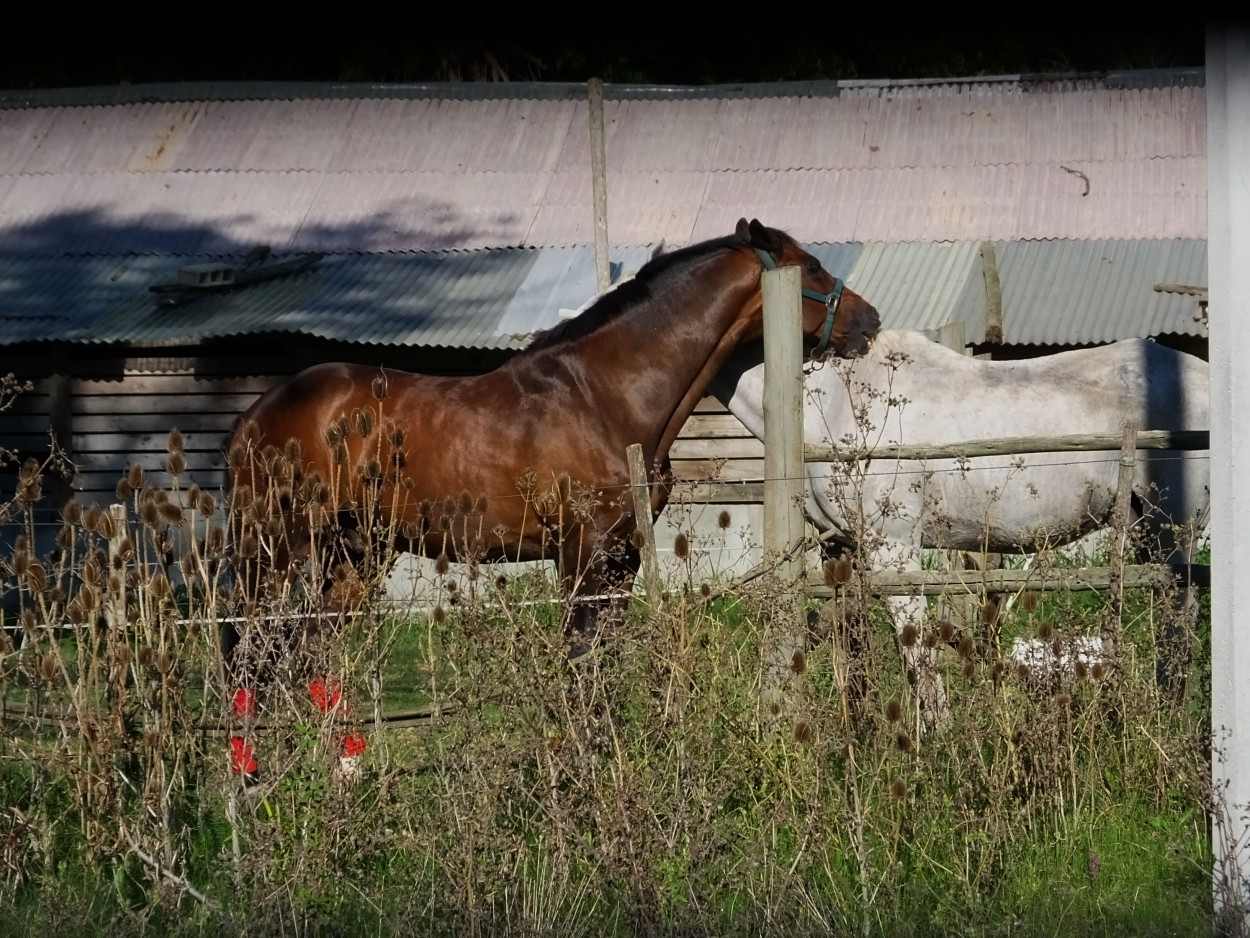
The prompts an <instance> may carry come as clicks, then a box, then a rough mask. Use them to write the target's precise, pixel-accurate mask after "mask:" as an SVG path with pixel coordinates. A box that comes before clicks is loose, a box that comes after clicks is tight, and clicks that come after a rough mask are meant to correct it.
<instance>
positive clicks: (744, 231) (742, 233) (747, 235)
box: [734, 218, 751, 241]
mask: <svg viewBox="0 0 1250 938" xmlns="http://www.w3.org/2000/svg"><path fill="white" fill-rule="evenodd" d="M734 230H735V231H736V232H737V233H738V237H739V238H741V239H742V240H744V241H750V240H751V226H750V225H748V224H747V220H746V219H745V218H739V219H738V227H737V228H736V229H734Z"/></svg>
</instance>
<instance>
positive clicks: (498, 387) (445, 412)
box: [227, 218, 880, 647]
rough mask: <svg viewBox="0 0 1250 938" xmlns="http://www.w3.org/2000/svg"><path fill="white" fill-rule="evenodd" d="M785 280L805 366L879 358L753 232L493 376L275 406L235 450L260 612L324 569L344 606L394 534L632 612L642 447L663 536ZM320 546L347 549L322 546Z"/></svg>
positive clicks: (678, 258)
mask: <svg viewBox="0 0 1250 938" xmlns="http://www.w3.org/2000/svg"><path fill="white" fill-rule="evenodd" d="M790 265H794V266H797V267H799V269H800V270H801V271H802V286H803V293H804V302H803V303H802V331H803V334H804V337H805V341H806V343H807V347H808V348H809V349H810V348H812V347H813V346H815V347H816V349H817V354H819V353H821V352H823V351H824V350H825V349H826V347H827V348H828V349H829V350H830V351H831V352H832V353H834V354H837V355H841V356H854V355H857V354H861V353H862V352H864V351H866V350H867V347H868V342H869V340H870V339H871V338H872V337H873V336H874V335H875V334H876V332H877V330H878V329H879V327H880V319H879V317H878V315H877V311H876V310H875V309H874V308H873V307H872V306H871V305H869V304H868V303H867V302H865V301H864V300H863V299H862V298H861V297H859V296H857V295H856V294H854V293H853V292H851V291H850V290H846V289H844V288H843V284H842V283H841V281H839V280H837V279H836V278H834V277H833V276H831V275H830V274H829V273H828V272H827V271H826V270H825V269H824V268H823V267H822V266H821V264H820V262H819V261H818V260H816V259H815V258H814V257H812V256H811V255H810V254H808V253H807V252H806V251H804V250H803V249H802V248H801V247H800V246H799V245H798V243H797V242H796V241H794V239H793V238H791V237H790V236H789V235H787V234H785V233H784V232H781V231H778V230H775V229H772V228H767V227H765V226H764V225H762V224H760V223H759V222H758V221H752V222H750V223H748V222H747V220H746V219H745V218H744V219H742V220H741V221H740V222H739V223H738V226H737V230H736V232H735V233H734V234H732V235H729V236H728V237H724V238H718V239H715V240H712V241H706V242H703V243H700V244H695V245H692V246H690V247H687V248H684V249H681V250H678V251H674V252H672V253H670V254H666V255H662V256H660V257H658V258H656V259H654V260H652V261H650V262H649V263H648V264H646V265H645V266H644V267H643V268H642V269H641V270H640V271H639V272H638V274H637V275H636V276H635V277H634V279H633V280H630V281H628V282H626V283H624V284H622V285H620V286H619V287H617V288H616V289H614V290H612V291H609V292H608V293H606V294H604V296H603V297H601V298H600V299H599V300H598V301H597V302H596V303H595V304H594V305H592V306H591V307H590V308H589V309H587V310H586V311H585V312H583V313H582V314H581V315H579V316H578V317H576V318H575V319H571V320H568V321H566V322H563V323H561V324H559V325H557V326H555V327H554V328H552V329H549V330H547V331H546V332H543V333H540V334H539V335H538V336H537V337H536V338H535V339H534V341H533V342H532V343H531V345H530V346H529V347H528V348H526V349H525V350H523V351H522V352H520V353H518V354H517V355H516V356H514V357H513V358H512V359H510V360H509V361H508V362H507V363H506V364H504V365H502V366H501V367H499V368H497V369H496V370H494V371H491V372H489V373H486V374H482V375H475V376H470V377H435V376H430V375H421V374H410V373H405V372H400V371H394V370H390V369H382V368H377V367H370V366H366V365H354V364H342V363H333V364H323V365H316V366H313V367H312V368H309V369H307V370H305V371H303V372H300V373H299V374H297V375H295V376H294V377H293V378H291V379H289V380H287V381H284V382H282V383H281V384H279V385H277V386H276V387H274V388H272V389H271V390H269V391H268V392H266V393H265V394H264V395H262V396H261V397H260V399H259V400H257V401H256V402H255V403H254V404H253V405H252V406H251V407H250V408H249V409H248V411H247V412H246V413H245V414H244V415H243V416H242V418H241V420H240V423H239V426H238V428H237V430H236V431H235V434H234V437H233V440H232V442H231V446H230V455H229V481H230V485H231V489H232V499H231V502H232V508H233V513H234V519H233V521H234V523H233V524H232V527H233V529H234V531H235V552H236V557H237V563H238V568H239V571H240V573H241V582H242V586H243V589H244V592H245V594H246V595H247V597H248V599H249V600H250V601H253V602H255V601H257V600H259V599H260V598H261V597H262V596H263V589H262V587H263V584H264V582H265V579H266V578H265V576H264V572H265V568H266V567H270V566H274V565H276V566H277V567H279V568H281V569H292V568H293V566H294V565H296V564H302V563H304V562H306V561H310V560H311V561H312V562H313V563H317V564H320V567H321V569H322V570H323V571H324V573H325V593H324V595H325V597H326V598H327V599H328V600H332V601H338V600H341V599H342V598H343V596H344V595H347V594H348V593H350V592H351V590H350V589H348V587H350V586H351V585H352V583H353V582H357V583H358V580H357V581H353V576H354V571H357V570H359V569H361V567H362V564H366V563H367V558H366V557H365V553H366V551H365V550H364V545H365V544H366V543H368V541H369V538H370V537H372V536H377V534H378V533H379V532H385V536H386V537H387V538H388V539H389V540H388V542H387V543H388V544H393V545H394V547H395V548H397V549H399V550H404V551H409V552H412V553H417V554H422V555H425V556H428V557H437V558H440V560H445V561H447V562H469V563H474V562H477V561H482V560H490V559H500V558H506V559H508V560H513V561H517V560H521V561H525V560H540V559H554V560H555V561H556V563H557V564H558V569H559V571H560V574H561V577H562V582H563V583H564V585H565V589H566V593H567V594H568V595H569V596H570V597H571V598H573V599H577V598H579V597H598V596H600V595H601V594H604V593H609V592H617V594H618V595H619V591H620V590H621V589H622V587H626V586H627V585H628V583H629V582H630V581H631V580H632V578H633V576H634V574H635V573H636V571H637V569H638V565H639V554H638V550H637V548H636V547H635V545H634V543H633V541H632V539H631V536H632V534H633V532H634V527H635V525H634V515H633V507H632V502H631V500H630V498H629V497H628V493H629V482H630V477H629V471H628V465H627V460H626V449H627V447H628V446H629V445H630V444H633V443H638V444H641V446H642V449H643V454H644V457H645V460H646V464H647V466H648V467H649V473H650V475H651V480H650V481H651V482H652V484H653V487H652V490H651V491H652V495H651V514H652V518H653V519H654V518H655V517H656V516H658V515H659V513H660V511H661V510H662V509H663V508H664V506H665V504H666V502H667V500H668V496H669V491H670V488H669V485H670V473H669V455H668V454H669V448H670V447H671V446H672V444H673V441H674V439H676V437H677V434H678V432H679V431H680V430H681V427H682V425H683V424H684V423H685V422H686V418H687V417H689V416H690V414H691V412H692V410H693V409H694V406H695V404H696V403H697V402H698V401H699V399H700V398H701V397H702V396H703V394H704V391H705V389H706V388H707V385H708V383H709V381H710V380H711V378H712V376H713V375H715V374H716V372H717V371H718V370H719V369H720V367H721V366H722V365H723V364H724V363H725V360H726V359H727V358H728V357H729V355H730V353H731V352H732V351H733V350H734V349H735V348H737V347H739V346H740V345H742V344H743V343H745V342H750V341H753V340H757V339H759V338H761V336H762V334H763V300H762V297H761V291H760V274H761V272H762V271H763V270H764V269H769V268H773V267H777V266H790ZM319 532H324V533H328V534H331V535H333V536H331V537H329V538H322V539H323V540H325V541H326V542H327V543H329V544H331V545H332V547H330V548H328V549H326V550H324V551H322V550H320V549H319V548H318V547H317V546H316V545H317V543H318V540H319V539H318V537H317V536H315V535H318V533H319ZM373 572H375V573H376V572H377V571H373ZM571 608H572V610H573V612H572V614H571V616H570V618H569V620H568V621H567V626H566V627H567V630H568V632H569V633H570V634H571V635H573V636H575V637H577V638H581V639H586V638H589V637H590V636H592V635H593V633H594V622H595V617H596V615H597V612H598V607H597V606H596V605H595V604H594V603H593V602H586V601H583V602H574V603H571ZM227 646H228V647H229V642H227Z"/></svg>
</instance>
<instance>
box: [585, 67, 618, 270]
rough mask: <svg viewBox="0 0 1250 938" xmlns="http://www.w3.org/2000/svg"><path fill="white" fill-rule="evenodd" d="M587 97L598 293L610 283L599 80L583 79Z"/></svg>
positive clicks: (601, 93)
mask: <svg viewBox="0 0 1250 938" xmlns="http://www.w3.org/2000/svg"><path fill="white" fill-rule="evenodd" d="M587 92H588V94H589V100H590V180H591V192H592V197H593V199H594V213H595V215H594V218H595V283H596V284H597V288H598V292H600V293H602V292H603V291H604V290H606V289H607V288H608V287H610V286H611V285H612V276H611V270H610V267H609V261H608V170H607V166H608V159H607V151H606V148H605V145H604V142H603V81H602V80H601V79H599V78H592V79H590V81H589V82H587Z"/></svg>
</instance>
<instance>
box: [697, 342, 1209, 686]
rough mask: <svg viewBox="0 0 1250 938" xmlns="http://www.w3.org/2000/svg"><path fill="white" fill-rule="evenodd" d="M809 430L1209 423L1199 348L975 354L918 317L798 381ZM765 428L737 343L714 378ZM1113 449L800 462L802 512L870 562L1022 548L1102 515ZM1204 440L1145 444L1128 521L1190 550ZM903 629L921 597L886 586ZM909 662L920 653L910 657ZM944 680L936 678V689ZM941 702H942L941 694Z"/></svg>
mask: <svg viewBox="0 0 1250 938" xmlns="http://www.w3.org/2000/svg"><path fill="white" fill-rule="evenodd" d="M804 387H805V394H804V405H803V436H804V442H806V443H808V444H813V445H824V446H829V445H833V446H843V447H847V446H849V447H857V448H859V447H864V448H871V447H873V446H881V445H887V444H947V443H966V442H968V441H970V440H978V439H993V438H996V437H1016V436H1020V437H1051V436H1064V435H1069V434H1081V433H1119V432H1120V431H1121V430H1122V429H1123V428H1124V426H1125V424H1127V423H1133V424H1135V425H1136V426H1137V428H1138V429H1140V430H1206V429H1208V427H1209V425H1210V424H1209V419H1208V391H1207V388H1208V368H1207V364H1206V362H1204V361H1203V360H1202V359H1200V358H1197V357H1195V356H1192V355H1187V354H1185V353H1183V352H1177V351H1175V350H1173V349H1169V348H1167V347H1165V346H1162V345H1159V344H1158V343H1156V342H1152V341H1149V340H1129V341H1124V342H1117V343H1114V344H1112V345H1107V346H1102V347H1099V348H1092V349H1082V350H1078V351H1069V352H1061V353H1058V354H1055V355H1049V356H1045V357H1043V358H1034V359H1028V360H1023V361H988V360H984V359H976V358H970V357H968V356H965V355H961V354H959V353H958V352H955V351H953V350H951V349H948V348H945V347H943V346H941V345H939V344H937V343H935V342H931V341H929V340H928V339H926V338H925V337H924V336H923V335H921V334H919V333H915V332H899V331H886V332H882V333H880V335H878V337H877V339H876V342H875V344H874V345H873V347H872V350H871V351H870V352H869V353H868V354H867V355H866V356H864V357H863V358H859V359H854V360H849V361H847V360H839V361H831V362H828V363H827V364H825V365H824V366H823V367H821V368H818V369H817V370H815V371H813V372H812V373H811V374H809V375H808V376H807V378H806V380H805V382H804ZM711 390H712V393H714V394H715V395H716V396H717V397H718V398H720V400H721V401H722V402H724V403H725V404H726V406H727V407H728V408H729V410H730V411H731V412H732V413H734V414H735V415H736V416H737V417H738V418H739V419H740V420H741V421H742V422H743V424H745V425H746V427H747V429H748V430H750V431H751V432H752V433H753V434H755V435H756V436H757V437H759V438H761V439H763V438H764V419H763V399H764V368H763V365H762V363H761V362H760V358H759V352H758V350H756V351H755V357H754V358H753V359H752V358H750V357H747V356H739V357H738V358H736V359H734V360H733V361H731V362H730V363H729V365H728V366H727V367H726V368H725V369H724V370H723V371H722V372H721V374H720V375H719V376H718V378H717V379H716V381H715V382H714V383H713V385H712V388H711ZM1118 471H1119V457H1118V454H1117V453H1114V452H1111V453H1039V454H1032V455H1025V456H1020V457H1013V456H993V457H976V458H971V459H968V460H963V461H960V460H954V459H933V460H927V461H923V462H922V461H916V460H909V461H902V460H896V459H880V458H878V459H873V460H872V461H871V462H868V463H859V464H851V465H850V467H849V468H848V466H847V465H846V464H837V463H808V464H807V465H806V483H807V484H806V488H807V504H806V510H807V515H808V517H809V518H810V519H811V521H812V522H813V523H814V524H815V525H816V526H817V528H819V529H820V530H821V531H826V532H833V533H834V534H835V536H836V538H837V539H838V540H840V541H841V542H842V543H844V544H847V545H852V546H853V545H855V543H856V542H857V541H863V542H864V543H863V545H862V546H863V547H864V548H865V549H866V550H867V552H868V555H869V557H868V559H869V561H870V562H871V564H872V567H873V569H881V568H882V567H885V566H891V565H892V566H895V567H897V568H901V569H919V568H920V551H921V548H951V549H957V550H967V551H990V552H1004V553H1029V552H1035V551H1038V550H1041V549H1043V548H1047V547H1056V546H1060V545H1063V544H1067V543H1071V542H1072V541H1074V540H1076V539H1077V538H1079V537H1081V536H1083V535H1085V534H1088V533H1090V532H1092V531H1095V530H1097V529H1099V528H1101V527H1104V526H1106V525H1107V524H1108V523H1109V522H1110V520H1111V515H1112V511H1113V508H1114V504H1115V491H1116V483H1117V476H1118ZM1208 476H1209V460H1208V456H1207V454H1206V453H1205V452H1199V453H1189V452H1171V451H1142V452H1139V453H1138V459H1137V468H1136V478H1135V484H1134V496H1135V497H1134V506H1133V507H1134V519H1135V521H1134V524H1135V526H1136V529H1137V530H1136V532H1135V533H1142V534H1146V533H1148V534H1149V535H1150V536H1151V538H1155V537H1157V538H1158V539H1159V543H1160V544H1161V545H1162V547H1163V549H1164V551H1165V552H1166V553H1169V554H1170V553H1172V552H1173V551H1175V550H1178V549H1180V550H1184V551H1185V552H1186V553H1188V550H1189V548H1191V546H1192V543H1193V539H1194V538H1195V537H1196V535H1197V534H1198V533H1199V532H1201V530H1202V529H1203V528H1204V527H1205V525H1206V519H1207V514H1208V507H1209V492H1208V488H1207V481H1208ZM890 604H891V607H892V611H893V613H894V618H895V625H896V627H897V628H899V629H900V630H901V629H902V628H903V626H904V625H906V624H907V623H908V622H916V624H919V620H920V619H921V617H923V615H924V609H925V604H924V600H923V598H922V597H898V598H893V599H891V600H890ZM916 663H917V664H919V662H916ZM937 693H939V695H940V691H937ZM937 706H938V707H939V708H941V707H944V704H943V703H942V702H941V701H938V702H937Z"/></svg>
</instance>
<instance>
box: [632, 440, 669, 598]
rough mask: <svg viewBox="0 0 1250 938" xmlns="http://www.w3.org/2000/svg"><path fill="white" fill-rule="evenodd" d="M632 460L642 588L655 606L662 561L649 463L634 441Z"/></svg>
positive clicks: (658, 595) (640, 447)
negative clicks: (653, 515) (658, 552)
mask: <svg viewBox="0 0 1250 938" xmlns="http://www.w3.org/2000/svg"><path fill="white" fill-rule="evenodd" d="M625 458H626V459H627V460H628V461H629V481H630V493H631V494H632V495H633V499H634V526H635V528H636V529H637V531H638V533H639V535H640V536H641V537H640V540H641V543H640V544H639V545H638V550H639V552H640V553H641V554H642V587H643V589H644V590H645V591H646V594H647V603H648V604H649V605H651V606H654V605H656V604H657V603H658V602H659V601H660V561H659V558H658V557H656V554H655V528H654V527H653V526H652V524H651V484H650V482H649V480H648V478H647V466H646V463H644V462H643V459H642V446H641V444H638V443H631V444H630V445H629V446H628V447H627V448H626V450H625Z"/></svg>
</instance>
